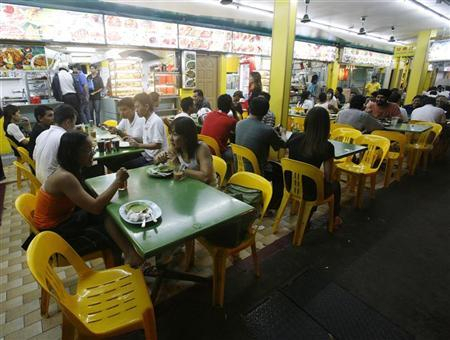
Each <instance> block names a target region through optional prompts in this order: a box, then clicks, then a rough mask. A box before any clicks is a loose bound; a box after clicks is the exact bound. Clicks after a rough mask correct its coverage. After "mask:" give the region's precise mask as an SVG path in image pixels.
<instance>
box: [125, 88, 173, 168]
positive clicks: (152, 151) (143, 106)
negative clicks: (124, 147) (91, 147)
mask: <svg viewBox="0 0 450 340" xmlns="http://www.w3.org/2000/svg"><path fill="white" fill-rule="evenodd" d="M134 108H135V109H136V112H137V114H138V115H139V117H144V119H145V123H144V127H143V132H142V142H139V141H137V140H136V139H134V138H129V139H128V141H129V142H130V145H131V146H133V147H137V148H142V149H145V151H144V152H143V153H142V154H141V155H140V156H138V157H136V158H135V159H133V160H131V161H129V162H126V163H125V164H124V165H123V166H124V167H125V168H127V169H134V168H139V167H141V166H144V165H149V164H152V163H153V159H154V157H155V156H156V154H157V153H158V152H159V151H164V150H167V137H166V132H165V130H164V123H163V121H162V119H161V118H159V116H158V115H157V114H156V113H154V112H153V103H152V100H151V98H150V96H149V95H148V94H146V93H139V94H137V95H135V96H134Z"/></svg>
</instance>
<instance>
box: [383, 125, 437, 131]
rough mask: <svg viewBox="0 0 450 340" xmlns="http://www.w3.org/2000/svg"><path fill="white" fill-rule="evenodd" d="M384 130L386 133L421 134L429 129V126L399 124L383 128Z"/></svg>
mask: <svg viewBox="0 0 450 340" xmlns="http://www.w3.org/2000/svg"><path fill="white" fill-rule="evenodd" d="M384 128H385V129H386V130H388V131H398V132H412V133H422V132H425V131H428V130H429V129H431V125H422V124H404V123H400V124H396V125H392V126H391V125H389V126H385V127H384Z"/></svg>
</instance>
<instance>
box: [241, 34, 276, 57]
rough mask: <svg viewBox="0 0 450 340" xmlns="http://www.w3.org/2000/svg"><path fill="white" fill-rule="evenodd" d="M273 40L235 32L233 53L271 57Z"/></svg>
mask: <svg viewBox="0 0 450 340" xmlns="http://www.w3.org/2000/svg"><path fill="white" fill-rule="evenodd" d="M271 50H272V38H271V37H266V36H263V35H256V34H249V33H242V32H233V52H234V53H241V54H254V55H266V56H270V53H271Z"/></svg>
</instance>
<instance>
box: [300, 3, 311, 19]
mask: <svg viewBox="0 0 450 340" xmlns="http://www.w3.org/2000/svg"><path fill="white" fill-rule="evenodd" d="M309 1H310V0H305V15H304V16H303V18H302V20H300V21H301V22H302V23H304V24H306V23H308V22H311V19H310V18H309V15H308V4H309Z"/></svg>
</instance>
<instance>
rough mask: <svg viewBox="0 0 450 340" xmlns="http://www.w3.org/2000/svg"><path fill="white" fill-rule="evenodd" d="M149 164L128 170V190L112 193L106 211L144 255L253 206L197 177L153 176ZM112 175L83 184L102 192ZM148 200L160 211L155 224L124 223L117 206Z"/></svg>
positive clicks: (171, 244) (186, 237) (249, 209)
mask: <svg viewBox="0 0 450 340" xmlns="http://www.w3.org/2000/svg"><path fill="white" fill-rule="evenodd" d="M147 168H148V167H141V168H137V169H133V170H129V174H130V177H129V179H128V189H127V190H124V191H119V192H117V193H116V194H115V196H114V197H113V199H112V200H111V203H110V204H108V206H107V207H106V211H107V212H108V214H109V215H110V216H112V218H113V219H114V221H115V222H116V223H117V225H118V227H119V228H120V230H121V231H122V232H123V233H124V235H125V236H126V237H127V239H128V240H129V241H130V242H131V243H132V244H133V246H134V247H135V249H136V251H137V252H138V253H139V254H140V255H141V256H143V257H149V256H152V255H154V254H157V253H160V252H161V251H163V250H165V249H167V248H170V247H172V246H175V245H177V244H181V243H183V241H185V240H187V239H192V238H195V237H197V236H199V235H203V234H205V233H206V232H208V231H212V230H213V229H214V228H216V227H218V226H220V225H223V224H225V223H231V222H233V221H235V220H237V219H239V218H241V217H242V216H244V215H247V214H249V213H253V211H254V208H253V207H252V206H250V205H248V204H245V203H243V202H241V201H239V200H237V199H234V198H232V197H231V196H229V195H227V194H225V193H223V192H221V191H219V190H217V189H215V188H213V187H211V186H208V185H206V184H205V183H202V182H200V181H197V180H193V179H190V178H185V179H183V180H181V181H175V180H173V179H167V178H166V179H160V178H153V177H150V176H148V175H147V173H146V170H147ZM114 178H115V174H110V175H105V176H100V177H94V178H90V179H87V180H86V184H87V185H88V187H89V188H90V189H92V190H93V191H94V192H95V193H97V194H98V193H101V192H103V191H105V190H106V189H107V188H108V186H109V185H111V183H112V182H113V181H114ZM140 199H145V200H150V201H153V202H155V203H156V204H157V205H158V206H159V207H160V208H161V210H162V216H161V218H160V219H158V222H157V223H153V222H149V223H148V224H147V226H146V227H145V228H141V227H140V225H133V224H129V223H127V222H125V221H124V220H122V218H121V217H120V215H119V208H120V206H121V205H122V204H125V203H127V202H130V201H134V200H140Z"/></svg>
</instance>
